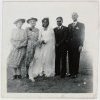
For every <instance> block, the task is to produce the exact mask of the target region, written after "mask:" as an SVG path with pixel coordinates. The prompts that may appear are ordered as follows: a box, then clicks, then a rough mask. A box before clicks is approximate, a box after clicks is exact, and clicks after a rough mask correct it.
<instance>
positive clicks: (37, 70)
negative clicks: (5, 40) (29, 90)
mask: <svg viewBox="0 0 100 100" xmlns="http://www.w3.org/2000/svg"><path fill="white" fill-rule="evenodd" d="M42 26H43V28H42V30H40V36H39V42H38V44H39V45H37V47H36V50H35V55H34V58H33V61H32V62H31V64H30V67H29V79H31V80H32V81H35V80H34V78H35V77H37V76H38V75H40V76H42V75H43V74H44V75H45V76H46V77H52V76H54V75H55V36H54V31H53V29H52V28H50V27H49V19H48V18H44V19H43V20H42Z"/></svg>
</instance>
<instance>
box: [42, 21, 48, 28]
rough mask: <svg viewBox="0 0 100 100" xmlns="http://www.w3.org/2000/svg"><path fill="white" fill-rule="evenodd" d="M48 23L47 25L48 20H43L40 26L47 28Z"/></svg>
mask: <svg viewBox="0 0 100 100" xmlns="http://www.w3.org/2000/svg"><path fill="white" fill-rule="evenodd" d="M48 25H49V22H48V21H47V20H44V21H43V22H42V26H43V27H44V28H47V27H48Z"/></svg>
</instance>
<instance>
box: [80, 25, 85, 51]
mask: <svg viewBox="0 0 100 100" xmlns="http://www.w3.org/2000/svg"><path fill="white" fill-rule="evenodd" d="M84 39H85V26H84V24H83V25H82V29H81V36H80V46H79V52H81V51H82V47H83V43H84Z"/></svg>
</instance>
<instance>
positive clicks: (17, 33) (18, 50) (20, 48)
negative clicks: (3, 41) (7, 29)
mask: <svg viewBox="0 0 100 100" xmlns="http://www.w3.org/2000/svg"><path fill="white" fill-rule="evenodd" d="M11 44H12V47H13V48H12V50H11V52H10V54H9V57H8V66H10V67H14V68H17V67H21V64H22V62H23V60H24V57H25V52H26V45H27V34H26V32H25V30H24V29H17V28H16V29H13V31H12V37H11Z"/></svg>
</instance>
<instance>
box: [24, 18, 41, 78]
mask: <svg viewBox="0 0 100 100" xmlns="http://www.w3.org/2000/svg"><path fill="white" fill-rule="evenodd" d="M36 22H37V18H30V19H28V20H27V23H28V24H29V25H30V27H28V28H26V33H27V37H28V44H27V51H26V78H28V77H29V75H28V69H29V66H30V63H31V61H32V60H33V57H34V53H35V48H36V45H37V41H38V36H39V29H38V28H36V27H35V26H36Z"/></svg>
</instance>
